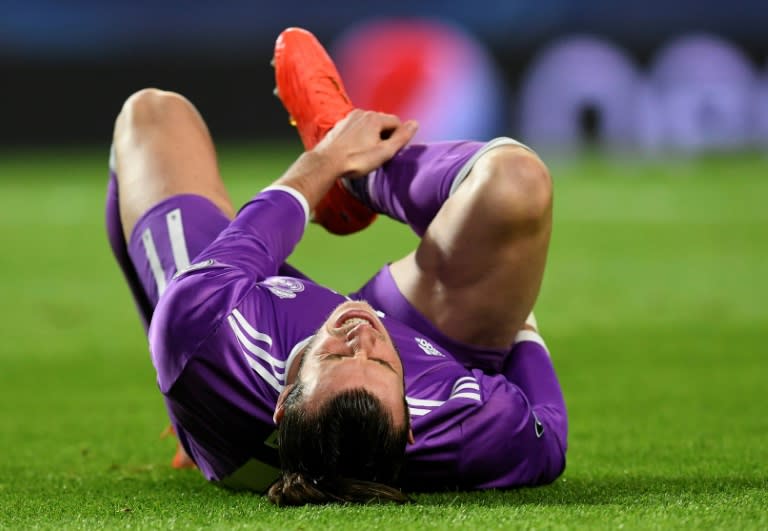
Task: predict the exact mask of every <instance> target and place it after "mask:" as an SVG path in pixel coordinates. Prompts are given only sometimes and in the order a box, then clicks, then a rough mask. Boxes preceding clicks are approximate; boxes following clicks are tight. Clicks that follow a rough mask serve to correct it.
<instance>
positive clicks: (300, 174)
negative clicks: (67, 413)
mask: <svg viewBox="0 0 768 531" xmlns="http://www.w3.org/2000/svg"><path fill="white" fill-rule="evenodd" d="M340 171H341V169H340V168H339V166H338V165H337V163H336V161H334V160H331V159H330V157H328V156H326V155H324V154H322V153H317V152H315V151H308V152H306V153H304V154H302V155H301V156H300V157H299V158H298V159H296V162H294V163H293V164H292V165H291V166H290V167H289V168H288V170H286V172H285V173H284V174H283V175H282V176H281V177H280V178H279V179H278V180H277V181H275V182H274V185H276V186H287V187H289V188H293V189H294V190H296V191H297V192H299V193H300V194H301V195H303V196H304V198H306V200H307V203H308V205H309V210H310V212H311V211H313V210H314V209H315V206H317V204H318V203H319V202H320V199H322V198H323V196H324V195H325V194H326V193H327V192H328V190H330V188H331V186H332V185H333V183H334V181H335V180H336V179H338V178H339V177H340V176H341V173H340Z"/></svg>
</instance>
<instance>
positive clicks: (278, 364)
mask: <svg viewBox="0 0 768 531" xmlns="http://www.w3.org/2000/svg"><path fill="white" fill-rule="evenodd" d="M227 321H228V322H229V326H230V327H231V328H232V330H233V331H234V332H235V336H237V339H238V341H240V344H241V345H242V346H243V347H245V348H246V350H248V352H250V353H251V354H253V355H254V356H256V357H257V358H259V359H262V360H264V361H266V362H267V363H269V364H270V365H271V366H272V367H274V368H275V369H278V370H281V371H282V370H283V369H285V362H284V361H281V360H279V359H277V358H275V357H273V356H271V355H270V354H269V352H267V351H266V350H264V349H263V348H261V347H259V346H257V345H255V344H253V343H252V342H251V341H250V340H249V339H248V338H247V337H245V334H243V332H242V330H240V327H239V326H237V323H236V322H235V319H234V318H233V317H232V316H231V315H229V316H227Z"/></svg>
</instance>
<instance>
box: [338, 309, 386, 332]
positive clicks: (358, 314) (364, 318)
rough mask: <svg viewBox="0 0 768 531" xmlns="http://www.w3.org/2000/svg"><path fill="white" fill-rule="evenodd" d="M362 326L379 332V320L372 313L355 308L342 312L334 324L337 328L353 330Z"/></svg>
mask: <svg viewBox="0 0 768 531" xmlns="http://www.w3.org/2000/svg"><path fill="white" fill-rule="evenodd" d="M360 325H368V326H370V327H371V328H373V329H374V330H378V331H380V330H379V326H378V319H376V318H375V317H374V316H373V315H372V314H371V313H370V312H367V311H365V310H363V309H359V308H354V309H349V310H347V311H345V312H342V314H341V315H339V317H338V318H337V319H336V322H335V323H334V325H333V326H334V327H335V328H345V329H351V328H354V327H356V326H360Z"/></svg>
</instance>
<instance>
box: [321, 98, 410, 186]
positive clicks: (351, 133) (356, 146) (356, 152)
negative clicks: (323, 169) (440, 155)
mask: <svg viewBox="0 0 768 531" xmlns="http://www.w3.org/2000/svg"><path fill="white" fill-rule="evenodd" d="M417 129H418V123H417V122H416V121H415V120H409V121H407V122H402V121H401V120H400V118H398V117H397V116H394V115H392V114H384V113H380V112H374V111H363V110H360V109H355V110H353V111H352V112H351V113H349V114H348V115H347V116H346V118H344V119H343V120H341V121H340V122H339V123H337V124H336V125H335V126H334V128H333V129H331V131H330V132H329V133H328V134H327V135H326V136H325V138H324V139H323V140H322V141H321V142H320V143H319V144H318V145H317V146H316V147H315V149H314V151H315V152H316V153H318V154H321V155H322V156H323V157H326V158H327V159H328V160H330V161H332V163H333V165H334V166H336V168H337V171H338V175H339V176H340V177H347V178H352V179H354V178H356V177H362V176H364V175H367V174H368V173H369V172H371V171H372V170H374V169H376V168H378V167H379V166H381V165H382V164H384V163H385V162H387V161H388V160H389V159H391V158H392V157H393V156H395V153H397V152H398V151H399V150H400V149H401V148H403V147H404V146H405V145H406V144H407V143H408V142H410V140H411V138H413V135H414V134H415V133H416V130H417Z"/></svg>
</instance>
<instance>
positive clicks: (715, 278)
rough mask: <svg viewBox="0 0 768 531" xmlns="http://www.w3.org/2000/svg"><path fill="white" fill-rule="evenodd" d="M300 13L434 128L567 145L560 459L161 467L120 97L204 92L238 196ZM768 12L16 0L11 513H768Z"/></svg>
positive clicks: (388, 254) (6, 419)
mask: <svg viewBox="0 0 768 531" xmlns="http://www.w3.org/2000/svg"><path fill="white" fill-rule="evenodd" d="M286 26H303V27H306V28H308V29H310V30H312V31H313V32H315V33H316V34H317V35H318V37H319V38H320V40H321V41H322V42H324V43H326V44H327V45H328V46H329V48H330V49H331V52H332V55H333V56H334V57H335V58H336V59H337V61H338V63H339V65H340V69H341V70H342V74H343V76H344V77H345V79H346V80H347V84H348V89H349V91H350V93H351V95H352V98H353V100H355V101H356V102H357V103H358V104H360V105H363V106H368V107H373V108H377V109H381V110H388V111H393V112H398V113H401V114H403V115H404V116H406V117H409V118H410V117H413V118H418V119H420V120H421V123H422V128H421V130H420V135H421V137H420V138H421V139H422V140H429V139H438V138H459V137H474V138H488V137H492V136H496V135H510V136H514V137H517V138H520V139H521V140H522V141H524V142H527V143H529V144H530V145H531V146H532V147H534V148H535V149H536V150H537V151H539V152H541V153H542V154H543V155H544V157H545V160H546V161H547V162H548V163H549V164H550V166H551V169H552V173H553V176H554V178H555V183H556V184H555V196H556V197H555V201H556V206H555V229H554V234H553V240H552V247H551V252H550V261H549V265H548V269H547V273H546V276H545V281H544V286H543V289H542V293H541V297H540V301H539V303H538V305H537V313H538V316H539V321H540V323H541V325H542V327H543V332H544V335H545V337H546V339H547V342H548V343H549V345H550V347H551V349H552V351H553V356H554V359H555V363H556V366H557V368H558V371H559V374H560V377H561V380H562V384H563V387H564V391H565V394H566V398H567V401H568V405H569V409H570V415H571V432H570V450H569V464H568V469H567V471H566V473H565V476H564V477H563V478H562V479H561V480H558V481H557V482H556V483H555V484H554V485H552V486H551V487H546V488H543V489H533V490H522V491H515V492H508V493H483V494H476V495H472V494H456V493H448V494H428V495H422V496H419V497H417V501H418V502H419V504H418V505H416V506H413V507H407V508H391V507H387V508H361V509H349V508H332V509H327V510H323V511H317V510H311V509H307V510H299V511H293V512H291V513H290V515H291V516H290V518H288V519H287V518H286V517H285V513H281V512H280V511H275V510H274V509H273V508H270V507H269V506H267V505H266V504H265V502H264V501H263V500H261V499H258V498H256V499H254V498H253V497H251V496H248V495H235V494H231V493H227V492H223V491H219V490H217V489H213V488H211V487H209V486H207V485H206V484H205V483H204V481H203V480H202V479H201V478H200V477H199V475H197V474H196V473H194V472H189V473H187V472H181V473H179V472H174V471H171V470H170V468H169V467H168V466H167V462H168V460H169V458H170V455H171V453H172V450H173V443H172V442H170V441H165V442H163V443H161V442H159V441H158V440H157V437H158V433H159V432H160V431H161V429H162V428H163V426H164V425H165V422H166V419H165V413H164V410H163V406H162V401H161V398H160V396H159V394H158V393H157V390H156V387H155V385H154V374H153V370H152V367H151V364H150V363H149V358H148V355H147V352H146V339H145V338H144V337H142V334H141V331H140V326H139V324H138V320H137V319H136V316H135V314H134V310H133V307H132V304H131V302H130V298H129V294H128V290H127V288H126V287H125V286H124V284H123V282H122V278H121V277H120V274H119V272H118V270H117V268H116V267H115V265H114V263H113V259H112V257H111V255H110V254H109V251H108V246H107V243H106V238H105V235H104V230H103V222H102V216H103V213H102V212H103V210H102V209H103V196H104V190H105V185H106V173H107V172H106V160H107V150H108V146H109V141H110V138H109V137H110V134H111V130H112V124H113V120H114V117H115V115H116V114H117V112H118V111H119V109H120V106H121V105H122V102H123V101H124V99H125V98H126V97H127V96H128V95H129V94H131V93H132V92H133V91H135V90H137V89H140V88H143V87H145V86H156V87H160V88H165V89H169V90H175V91H178V92H181V93H183V94H185V95H187V96H188V97H189V98H190V99H191V100H192V101H193V102H194V103H195V104H196V105H197V106H198V107H199V109H200V110H201V112H202V113H203V115H204V116H205V118H206V120H207V121H208V123H209V125H210V128H211V131H212V134H213V136H214V138H215V139H216V140H217V143H218V145H219V147H220V162H221V166H222V173H223V175H224V177H225V180H226V183H227V186H228V187H229V188H230V190H231V191H232V196H233V199H234V201H235V202H236V203H237V204H240V203H242V202H244V201H245V200H247V198H248V197H249V196H250V195H252V194H253V193H254V192H255V191H257V190H259V189H260V188H261V187H263V186H265V185H267V184H268V183H269V182H270V181H271V180H272V179H274V178H275V177H276V176H277V175H278V174H279V173H280V172H281V171H282V170H283V168H285V166H286V165H287V164H289V163H290V161H291V160H292V159H293V158H294V157H295V156H296V154H297V153H298V151H299V149H300V147H299V146H300V145H299V142H298V140H297V139H296V138H295V133H294V131H293V130H292V128H291V127H290V126H289V124H288V120H287V117H286V115H285V113H284V111H283V109H282V108H281V107H280V104H279V102H278V101H277V100H276V99H275V98H273V97H272V95H271V91H272V87H273V80H272V75H273V73H272V69H271V68H270V66H269V60H270V57H271V52H272V45H273V42H274V39H275V37H276V36H277V34H278V33H279V32H280V31H281V30H282V29H283V28H284V27H286ZM765 28H768V6H766V5H765V3H764V2H761V1H758V0H737V1H735V2H730V3H727V2H726V3H724V2H708V1H699V2H694V1H685V0H677V1H676V0H647V1H645V2H642V3H626V2H608V1H605V0H539V1H536V2H533V1H520V2H508V1H503V0H485V1H476V2H461V1H448V0H442V1H439V0H427V1H423V2H407V1H405V0H391V1H389V2H386V3H383V4H371V3H366V2H350V1H341V0H328V1H326V2H310V1H307V0H284V1H282V2H252V1H245V0H229V1H223V2H205V1H201V0H187V1H184V2H182V1H180V0H166V1H164V2H147V1H141V0H133V1H128V0H112V1H110V2H97V1H95V0H72V1H69V2H57V1H55V0H25V1H21V0H3V1H0V241H1V242H2V243H3V248H4V251H5V252H4V253H2V254H0V300H2V301H3V303H4V304H3V306H2V308H1V309H0V327H2V328H0V330H2V340H0V449H2V450H1V451H0V528H14V529H15V528H31V527H43V528H61V527H70V528H72V527H76V528H86V529H92V528H102V527H126V526H133V527H143V528H159V527H162V528H173V527H221V528H228V529H230V528H238V527H263V528H305V529H306V528H311V527H335V528H338V527H343V528H346V529H354V528H360V529H367V528H372V527H381V526H384V525H387V526H389V527H393V528H399V527H402V528H419V529H446V528H464V529H473V528H476V529H480V528H499V527H502V528H511V527H528V528H530V527H541V528H569V529H570V528H589V529H593V528H597V527H614V528H616V527H619V528H621V527H627V528H659V527H674V528H692V527H693V528H699V527H707V528H710V527H715V528H727V529H746V528H756V529H765V528H768V514H767V513H766V511H765V507H768V415H766V413H765V406H764V402H765V400H764V399H763V396H764V394H765V387H766V383H768V358H767V356H768V350H766V347H765V344H766V335H767V334H768V312H766V310H765V304H764V301H765V300H766V299H767V298H768V283H766V281H765V276H766V265H767V264H768V246H767V245H766V242H768V232H767V231H766V227H768V208H766V206H765V205H766V200H767V199H768V179H766V173H768V171H767V170H768V164H767V163H768V160H767V159H766V157H765V148H766V146H768V33H766V30H765ZM414 243H415V238H414V237H413V236H412V235H411V234H409V233H408V232H407V231H406V230H404V229H403V227H401V226H398V225H397V224H395V223H387V222H386V220H380V221H377V223H376V224H374V225H373V226H372V227H371V229H369V230H366V231H365V232H364V233H362V234H359V235H355V236H352V237H349V238H335V237H330V236H328V235H327V234H324V233H323V232H322V231H321V230H319V229H318V228H317V227H310V228H309V230H308V232H307V236H306V238H305V241H303V242H302V244H301V245H300V246H299V248H298V249H297V251H296V253H295V255H294V256H293V258H292V260H293V262H294V264H295V265H297V266H299V267H300V268H303V269H305V270H306V271H307V272H308V273H310V274H311V275H313V276H314V277H315V278H316V279H318V280H320V281H323V282H327V283H329V284H330V285H332V286H333V287H335V288H337V289H339V290H351V289H354V288H356V287H358V286H359V285H360V284H361V283H362V282H363V281H364V280H365V279H366V278H367V277H368V276H369V275H370V274H371V273H372V272H373V271H375V270H376V269H377V268H378V267H379V266H380V265H381V263H382V262H384V261H386V260H390V259H392V258H394V257H396V256H398V255H401V254H403V253H405V252H407V251H408V250H409V249H410V248H412V247H413V245H414ZM350 249H353V250H354V251H353V254H352V255H351V257H350ZM339 256H345V260H344V261H342V262H341V263H340V261H339V260H338V257H339ZM340 522H341V523H340Z"/></svg>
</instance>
